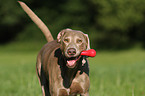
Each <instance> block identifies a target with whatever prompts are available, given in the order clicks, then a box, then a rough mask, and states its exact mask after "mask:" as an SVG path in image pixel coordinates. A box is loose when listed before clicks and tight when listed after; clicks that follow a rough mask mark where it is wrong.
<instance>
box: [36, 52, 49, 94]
mask: <svg viewBox="0 0 145 96" xmlns="http://www.w3.org/2000/svg"><path fill="white" fill-rule="evenodd" d="M36 72H37V76H38V80H39V83H40V85H41V88H42V94H43V96H50V92H49V83H48V82H47V79H46V77H45V74H44V72H43V69H42V65H41V55H38V57H37V64H36Z"/></svg>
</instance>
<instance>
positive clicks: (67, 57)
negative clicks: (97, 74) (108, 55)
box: [18, 1, 90, 96]
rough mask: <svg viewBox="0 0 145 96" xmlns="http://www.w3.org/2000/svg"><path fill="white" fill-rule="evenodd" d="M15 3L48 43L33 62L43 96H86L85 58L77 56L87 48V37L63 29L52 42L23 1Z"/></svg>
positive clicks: (87, 94) (42, 24)
mask: <svg viewBox="0 0 145 96" xmlns="http://www.w3.org/2000/svg"><path fill="white" fill-rule="evenodd" d="M18 3H19V4H20V5H21V7H22V8H23V9H24V11H25V12H26V13H27V14H28V16H29V17H30V18H31V19H32V21H33V22H34V23H36V25H37V26H38V27H39V28H40V29H41V31H42V32H43V33H44V36H45V37H46V39H47V41H48V43H47V44H45V45H44V46H43V48H42V49H41V50H40V52H39V54H38V56H37V63H36V72H37V76H38V79H39V83H40V85H41V88H42V93H43V96H77V95H81V96H89V86H90V81H89V64H88V59H87V56H82V55H80V54H81V52H82V51H84V50H89V49H90V43H89V38H88V35H87V34H84V33H83V32H81V31H77V30H72V29H64V30H62V31H60V32H59V34H58V36H57V40H54V39H53V37H52V35H51V33H50V31H49V29H48V28H47V26H46V25H45V24H44V23H43V22H42V21H41V19H40V18H38V16H37V15H36V14H35V13H34V12H33V11H32V10H31V9H30V8H29V7H28V6H27V5H26V4H25V3H24V2H21V1H18Z"/></svg>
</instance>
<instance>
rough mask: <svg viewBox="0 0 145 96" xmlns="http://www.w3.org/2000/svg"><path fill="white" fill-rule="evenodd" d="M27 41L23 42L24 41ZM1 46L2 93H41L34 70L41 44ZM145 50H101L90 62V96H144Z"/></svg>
mask: <svg viewBox="0 0 145 96" xmlns="http://www.w3.org/2000/svg"><path fill="white" fill-rule="evenodd" d="M23 44H24V43H23ZM23 44H20V43H15V44H10V45H6V46H0V96H42V94H41V88H40V86H39V83H38V79H37V75H36V72H35V64H36V56H37V53H38V51H39V50H40V48H41V46H42V45H41V44H37V43H35V44H34V43H33V45H31V44H29V43H28V44H25V46H24V45H23ZM144 58H145V51H144V50H141V49H133V50H128V51H117V52H107V51H106V52H105V51H103V52H98V54H97V56H96V57H95V58H89V61H90V82H91V86H90V96H145V86H144V82H145V59H144Z"/></svg>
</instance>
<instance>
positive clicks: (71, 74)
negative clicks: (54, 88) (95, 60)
mask: <svg viewBox="0 0 145 96" xmlns="http://www.w3.org/2000/svg"><path fill="white" fill-rule="evenodd" d="M81 62H82V58H80V60H79V61H78V62H77V64H76V66H75V67H74V68H68V67H67V66H66V62H65V60H64V62H63V67H62V68H61V70H62V73H61V75H62V78H63V84H64V87H66V88H69V87H70V86H71V83H72V81H73V79H74V78H75V77H76V74H77V73H78V71H80V70H81V67H82V65H81Z"/></svg>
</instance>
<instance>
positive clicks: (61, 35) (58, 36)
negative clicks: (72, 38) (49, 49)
mask: <svg viewBox="0 0 145 96" xmlns="http://www.w3.org/2000/svg"><path fill="white" fill-rule="evenodd" d="M66 31H72V29H69V28H67V29H64V30H62V31H60V32H59V33H58V35H57V42H61V39H62V37H63V35H64V33H65V32H66Z"/></svg>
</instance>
